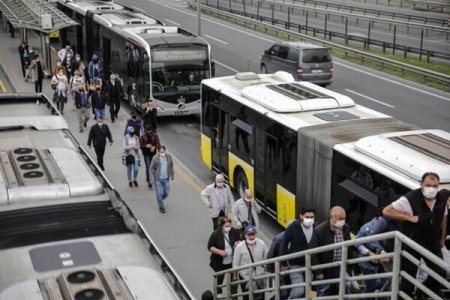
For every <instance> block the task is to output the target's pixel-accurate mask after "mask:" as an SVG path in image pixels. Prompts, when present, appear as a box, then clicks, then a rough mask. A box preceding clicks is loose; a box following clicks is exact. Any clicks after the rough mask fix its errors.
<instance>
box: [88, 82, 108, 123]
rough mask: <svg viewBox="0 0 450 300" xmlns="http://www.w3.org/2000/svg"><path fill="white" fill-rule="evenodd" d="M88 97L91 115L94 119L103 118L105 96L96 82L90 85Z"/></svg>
mask: <svg viewBox="0 0 450 300" xmlns="http://www.w3.org/2000/svg"><path fill="white" fill-rule="evenodd" d="M89 97H90V99H91V103H92V113H93V114H94V118H97V117H102V119H104V118H105V107H106V96H105V93H104V92H102V87H101V85H100V83H99V82H98V81H96V82H94V84H92V85H91V89H90V90H89Z"/></svg>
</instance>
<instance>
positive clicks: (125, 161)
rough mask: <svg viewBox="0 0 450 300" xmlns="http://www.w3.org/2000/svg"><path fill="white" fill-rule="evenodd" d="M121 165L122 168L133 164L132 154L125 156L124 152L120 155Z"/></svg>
mask: <svg viewBox="0 0 450 300" xmlns="http://www.w3.org/2000/svg"><path fill="white" fill-rule="evenodd" d="M122 164H123V165H124V166H126V165H132V164H134V156H133V155H132V154H127V152H126V151H124V152H123V153H122Z"/></svg>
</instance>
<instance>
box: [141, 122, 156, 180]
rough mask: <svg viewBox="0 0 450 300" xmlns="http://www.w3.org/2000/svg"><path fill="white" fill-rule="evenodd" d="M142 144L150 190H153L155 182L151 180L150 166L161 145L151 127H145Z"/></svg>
mask: <svg viewBox="0 0 450 300" xmlns="http://www.w3.org/2000/svg"><path fill="white" fill-rule="evenodd" d="M140 143H141V150H142V155H143V156H144V162H145V176H146V180H147V184H148V187H149V188H153V181H152V180H150V164H151V163H152V159H153V157H154V156H155V154H156V151H157V150H158V148H159V146H160V143H159V136H158V134H157V133H156V132H155V131H154V130H153V128H152V126H151V125H146V126H145V131H144V133H143V134H142V135H141V139H140Z"/></svg>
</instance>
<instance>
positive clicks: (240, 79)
mask: <svg viewBox="0 0 450 300" xmlns="http://www.w3.org/2000/svg"><path fill="white" fill-rule="evenodd" d="M201 122H202V124H201V156H202V160H203V161H204V163H205V164H206V165H207V166H208V167H209V168H210V169H212V170H214V172H222V173H223V174H225V176H226V177H227V178H228V181H229V182H230V185H231V186H232V187H234V188H235V189H236V190H237V191H238V192H239V193H240V194H241V193H242V191H243V190H244V188H246V187H249V188H250V189H251V190H253V191H254V193H255V196H256V198H257V199H258V201H259V202H260V203H261V204H262V205H263V206H264V207H265V209H266V211H267V212H268V213H269V214H270V215H272V216H273V217H274V218H276V219H277V220H278V222H279V223H280V224H282V225H283V226H287V225H288V223H289V222H290V221H291V220H293V219H294V218H296V217H298V214H299V212H300V210H301V208H302V207H305V208H315V209H316V213H317V215H318V219H320V220H324V219H326V218H327V217H328V212H329V209H330V207H332V206H334V205H341V206H343V207H344V208H345V209H346V210H347V220H348V222H349V223H350V225H352V226H359V225H362V223H363V222H364V221H367V220H369V219H371V218H372V217H374V216H375V215H376V214H377V213H378V212H379V211H380V210H381V209H382V207H384V206H386V205H387V204H389V203H390V202H392V201H393V200H395V199H397V198H398V197H399V196H400V195H403V194H404V193H406V192H407V191H409V190H412V189H416V188H418V187H419V186H420V178H421V176H422V174H423V173H425V172H427V171H433V172H436V173H438V174H439V175H440V177H441V187H442V188H449V187H450V159H449V157H450V134H449V133H448V132H445V131H442V130H422V129H419V128H417V127H415V126H413V125H410V124H406V123H403V122H401V121H399V120H396V119H394V118H392V117H390V116H388V115H385V114H382V113H379V112H377V111H374V110H372V109H369V108H367V107H363V106H361V105H357V104H355V103H354V102H353V100H352V99H350V98H349V97H347V96H345V95H342V94H339V93H336V92H333V91H330V90H327V89H325V88H322V87H320V86H317V85H315V84H312V83H309V82H295V81H294V80H293V78H292V76H291V75H289V74H287V73H285V72H277V73H275V74H263V75H257V74H254V73H238V74H236V75H235V76H228V77H222V78H212V79H208V80H204V81H203V82H202V118H201ZM354 228H356V227H354Z"/></svg>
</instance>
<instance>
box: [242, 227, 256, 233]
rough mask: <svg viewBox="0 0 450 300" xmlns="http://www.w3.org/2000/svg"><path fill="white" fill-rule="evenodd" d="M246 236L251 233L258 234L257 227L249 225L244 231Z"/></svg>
mask: <svg viewBox="0 0 450 300" xmlns="http://www.w3.org/2000/svg"><path fill="white" fill-rule="evenodd" d="M244 232H245V234H249V233H255V234H256V227H255V226H253V225H248V226H246V227H245V230H244Z"/></svg>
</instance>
